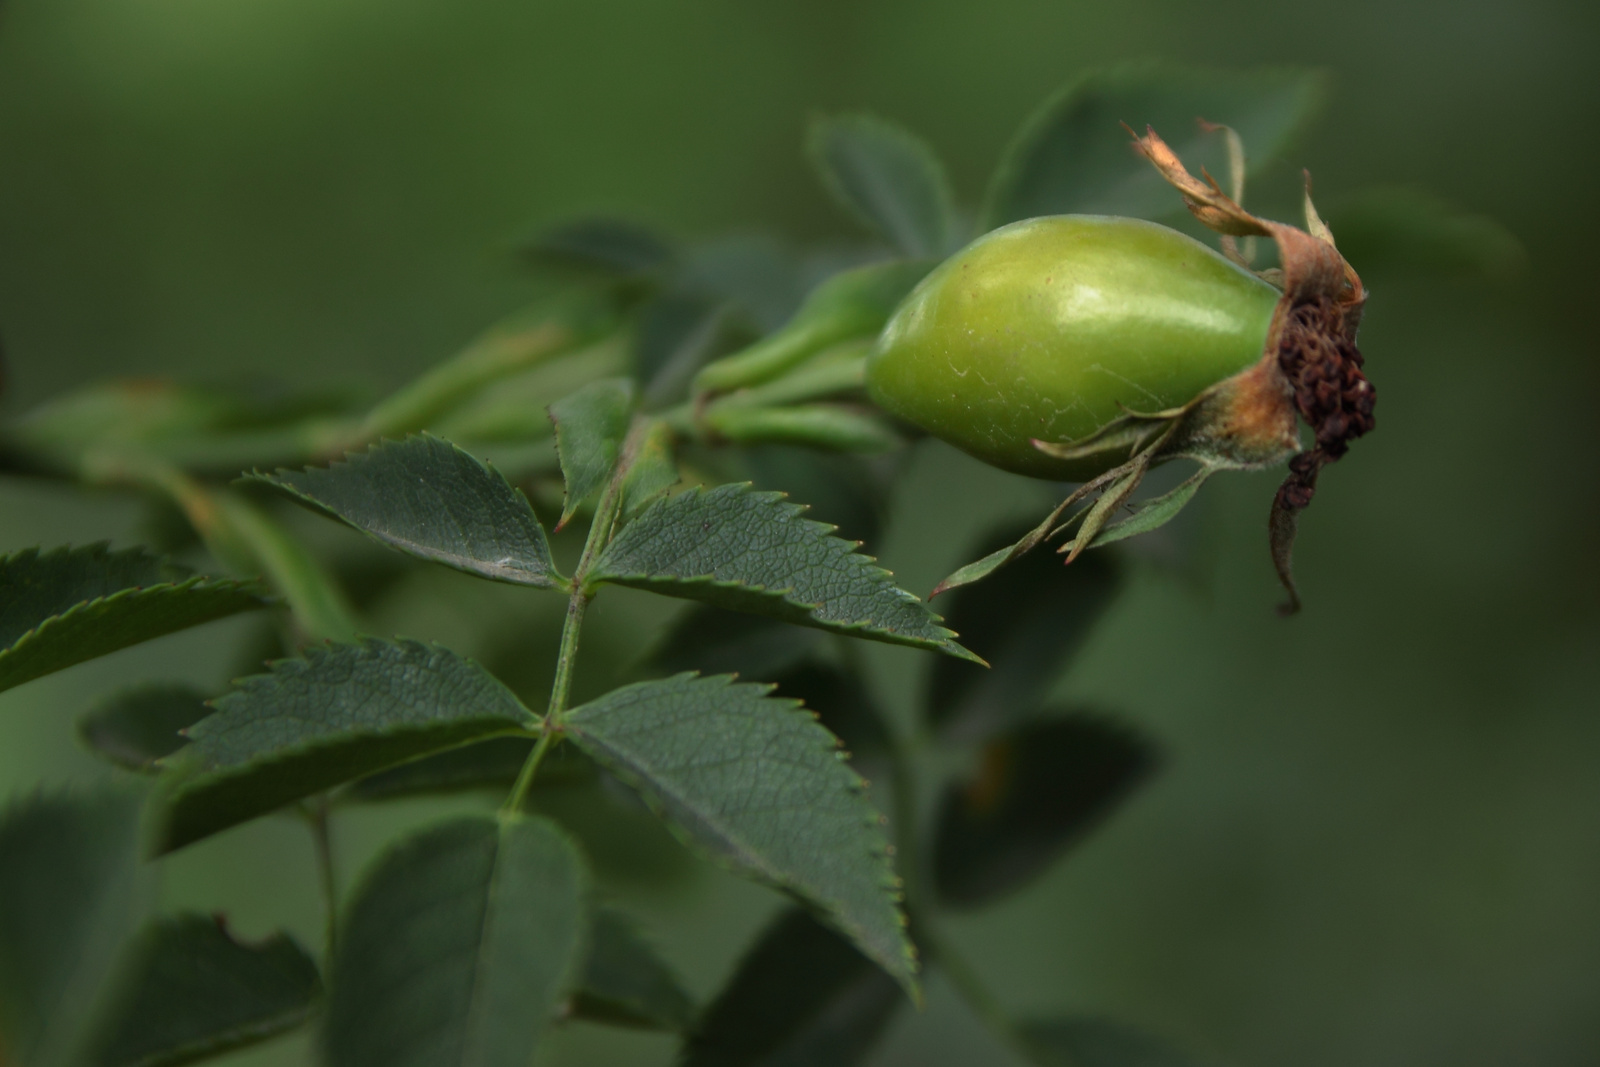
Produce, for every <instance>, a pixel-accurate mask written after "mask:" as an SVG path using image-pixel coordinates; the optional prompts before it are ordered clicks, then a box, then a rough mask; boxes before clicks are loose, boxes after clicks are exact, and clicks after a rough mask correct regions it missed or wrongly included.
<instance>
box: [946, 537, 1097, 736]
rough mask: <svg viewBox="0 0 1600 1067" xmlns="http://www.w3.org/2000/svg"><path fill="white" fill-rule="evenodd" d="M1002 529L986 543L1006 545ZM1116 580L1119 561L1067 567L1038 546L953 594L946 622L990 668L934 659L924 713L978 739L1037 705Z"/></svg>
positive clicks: (1088, 559)
mask: <svg viewBox="0 0 1600 1067" xmlns="http://www.w3.org/2000/svg"><path fill="white" fill-rule="evenodd" d="M1020 533H1021V531H1020V530H1005V531H1003V532H1001V533H1000V535H999V536H997V537H994V538H992V539H991V540H990V542H989V543H987V544H985V545H984V547H985V548H991V547H995V546H999V545H1006V544H1010V543H1011V542H1012V541H1015V540H1016V539H1017V537H1018V536H1020ZM1119 584H1120V572H1119V568H1118V566H1117V561H1116V559H1115V558H1113V557H1112V556H1109V555H1106V554H1103V553H1101V554H1095V555H1085V556H1080V557H1079V558H1078V559H1077V560H1076V561H1074V562H1073V564H1072V566H1070V567H1063V566H1062V565H1061V558H1060V557H1059V556H1057V555H1055V554H1054V553H1052V552H1049V551H1047V550H1046V549H1045V548H1036V549H1034V550H1033V551H1032V552H1030V553H1028V554H1027V555H1024V556H1021V557H1019V558H1018V559H1016V560H1014V561H1013V562H1012V563H1011V564H1010V565H1008V566H1007V567H1004V568H1002V569H1001V570H999V571H997V572H996V573H995V574H993V575H991V576H990V577H989V578H987V579H986V580H984V581H982V582H979V583H977V584H975V585H970V586H966V587H963V588H962V589H960V590H959V591H958V592H956V593H954V594H952V596H953V598H954V599H953V603H952V604H951V606H950V624H951V625H952V626H955V627H959V628H960V632H961V633H963V634H965V635H967V636H966V639H967V640H968V641H969V642H971V643H972V644H973V645H974V646H975V648H976V649H977V650H978V652H979V654H981V655H982V656H983V657H984V658H985V659H987V660H988V661H989V663H990V664H991V667H990V668H989V669H988V670H984V669H982V668H978V667H974V666H971V665H969V664H966V663H958V662H955V661H947V660H943V659H940V660H937V661H935V662H934V664H933V676H932V680H931V682H930V683H929V687H928V717H929V720H930V721H931V722H932V723H933V724H934V725H935V726H937V727H938V728H939V729H940V730H941V731H943V732H945V733H948V734H951V735H956V736H961V737H967V738H970V737H975V736H981V735H982V734H984V733H987V732H990V731H993V730H997V729H1002V728H1004V727H1005V726H1006V725H1008V724H1010V723H1014V722H1016V721H1018V720H1019V719H1021V718H1023V717H1026V716H1027V715H1029V714H1030V713H1032V712H1033V711H1034V709H1035V706H1036V705H1037V703H1038V701H1039V700H1040V698H1041V697H1042V696H1043V695H1044V692H1045V690H1046V689H1047V688H1048V686H1049V685H1050V683H1051V682H1052V681H1053V680H1054V679H1055V678H1056V677H1057V676H1058V675H1059V674H1060V672H1061V670H1062V668H1063V667H1065V666H1066V663H1067V661H1068V660H1069V659H1070V658H1071V656H1072V654H1073V652H1074V651H1076V650H1077V648H1078V647H1079V646H1080V645H1081V644H1082V643H1083V641H1084V639H1085V638H1086V637H1087V636H1088V634H1089V632H1090V630H1091V629H1092V627H1093V626H1094V624H1095V622H1096V621H1097V620H1098V619H1099V618H1100V616H1101V614H1102V613H1103V612H1104V611H1105V609H1106V608H1107V607H1108V606H1110V604H1111V601H1112V599H1113V598H1114V595H1115V593H1116V591H1117V587H1118V585H1119Z"/></svg>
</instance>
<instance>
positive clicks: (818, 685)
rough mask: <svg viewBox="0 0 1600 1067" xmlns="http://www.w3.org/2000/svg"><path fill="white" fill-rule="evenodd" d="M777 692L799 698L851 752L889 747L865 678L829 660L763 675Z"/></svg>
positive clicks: (880, 750)
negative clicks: (775, 687)
mask: <svg viewBox="0 0 1600 1067" xmlns="http://www.w3.org/2000/svg"><path fill="white" fill-rule="evenodd" d="M766 680H768V681H770V682H772V683H773V684H774V685H776V686H777V687H778V689H777V692H778V695H779V696H783V697H790V698H792V699H795V700H799V701H801V702H803V703H804V704H805V706H806V707H808V708H810V709H811V710H812V711H814V712H816V713H817V721H818V722H820V723H822V725H823V726H824V727H826V728H827V730H828V732H829V733H831V734H833V735H834V736H835V737H837V738H838V739H839V740H840V742H841V743H843V745H844V747H845V749H846V750H847V751H849V752H850V753H851V754H852V755H863V756H865V755H871V754H873V753H877V752H883V751H884V750H886V749H887V748H888V747H889V732H888V730H887V728H885V726H884V720H883V714H882V712H880V711H879V710H878V707H877V705H876V704H874V703H873V700H872V696H871V694H870V693H869V692H868V690H867V686H866V684H865V682H864V681H863V680H862V679H861V678H860V677H858V676H856V675H854V674H851V673H848V672H846V671H844V670H842V669H840V668H839V667H837V666H835V665H834V664H832V663H820V662H816V661H812V662H807V663H800V664H796V665H795V666H793V667H790V668H789V669H788V670H786V671H784V672H782V673H781V674H773V675H770V676H767V679H766Z"/></svg>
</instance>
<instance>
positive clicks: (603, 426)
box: [550, 378, 633, 529]
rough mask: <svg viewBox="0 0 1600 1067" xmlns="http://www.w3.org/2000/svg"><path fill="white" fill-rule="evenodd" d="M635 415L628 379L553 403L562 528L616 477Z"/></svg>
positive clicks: (591, 387)
mask: <svg viewBox="0 0 1600 1067" xmlns="http://www.w3.org/2000/svg"><path fill="white" fill-rule="evenodd" d="M632 414H633V382H632V381H631V380H630V379H627V378H608V379H606V380H605V381H599V382H591V383H590V384H588V385H586V386H584V387H583V388H582V389H579V390H578V391H577V392H575V393H571V394H569V395H567V396H564V397H562V398H561V399H560V400H557V401H556V402H555V403H554V404H551V405H550V418H551V420H552V421H553V422H554V423H555V424H556V456H557V458H558V459H560V461H561V477H562V478H563V479H565V481H566V486H567V497H566V502H565V503H564V504H563V505H562V507H561V521H560V522H559V523H557V524H556V527H557V529H559V528H560V527H562V526H565V525H566V524H567V520H568V519H570V518H572V516H573V513H574V512H576V511H577V510H578V506H579V505H580V504H582V503H583V502H584V501H585V500H587V499H588V498H589V497H590V496H591V495H592V494H593V493H594V491H595V490H597V489H599V488H600V486H602V485H603V484H605V480H606V479H607V478H609V477H610V476H611V472H612V470H613V469H614V468H615V467H616V465H617V457H618V456H619V455H620V454H621V451H622V439H623V438H624V437H626V436H627V435H628V420H629V418H630V417H632Z"/></svg>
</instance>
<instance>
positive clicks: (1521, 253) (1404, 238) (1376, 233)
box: [1328, 187, 1528, 281]
mask: <svg viewBox="0 0 1600 1067" xmlns="http://www.w3.org/2000/svg"><path fill="white" fill-rule="evenodd" d="M1328 221H1329V223H1330V224H1331V225H1332V227H1333V235H1334V238H1335V239H1336V240H1337V241H1338V242H1339V250H1340V252H1342V253H1343V254H1344V255H1345V256H1346V257H1347V258H1348V259H1349V260H1350V262H1351V263H1354V264H1355V265H1356V266H1357V267H1358V268H1359V269H1360V271H1361V272H1362V274H1381V273H1384V272H1387V271H1397V272H1401V271H1414V272H1417V273H1421V274H1432V275H1437V276H1441V277H1446V278H1450V277H1457V278H1459V277H1480V278H1489V279H1492V280H1496V281H1504V280H1506V279H1509V278H1514V277H1516V276H1517V275H1519V274H1521V273H1523V272H1524V271H1525V270H1526V269H1527V266H1528V252H1527V249H1525V248H1524V247H1523V245H1522V242H1521V241H1519V240H1518V239H1517V238H1516V235H1514V234H1513V233H1511V231H1510V230H1507V229H1506V228H1505V227H1504V226H1502V225H1501V224H1500V223H1498V222H1496V221H1495V220H1494V219H1492V218H1490V217H1489V216H1487V215H1480V214H1475V213H1473V212H1469V211H1463V210H1461V209H1460V208H1458V207H1456V206H1455V205H1454V204H1450V203H1448V202H1447V201H1445V200H1442V199H1441V198H1439V197H1437V196H1435V195H1433V194H1432V193H1429V192H1427V191H1426V190H1424V189H1415V188H1406V187H1399V188H1379V189H1368V190H1365V191H1363V192H1360V193H1357V194H1355V195H1354V196H1350V197H1348V198H1345V199H1343V200H1340V201H1338V202H1337V203H1336V204H1335V205H1334V206H1333V207H1332V208H1331V209H1330V210H1329V211H1328Z"/></svg>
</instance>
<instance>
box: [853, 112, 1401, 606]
mask: <svg viewBox="0 0 1600 1067" xmlns="http://www.w3.org/2000/svg"><path fill="white" fill-rule="evenodd" d="M1136 144H1137V147H1138V148H1139V150H1140V151H1141V152H1143V153H1144V155H1145V156H1146V157H1147V158H1148V159H1149V160H1150V161H1151V162H1152V163H1153V164H1154V165H1155V166H1156V168H1157V169H1158V170H1159V171H1160V172H1161V174H1162V176H1163V177H1165V178H1166V180H1167V181H1168V182H1170V183H1171V184H1172V185H1174V186H1175V187H1176V188H1177V189H1178V191H1179V192H1180V193H1181V194H1182V195H1183V199H1184V202H1185V204H1186V205H1187V206H1188V208H1189V210H1190V211H1191V212H1192V213H1193V214H1194V215H1195V216H1196V217H1197V218H1198V219H1200V221H1201V222H1203V223H1205V224H1206V225H1207V226H1209V227H1210V228H1212V229H1213V230H1216V231H1217V232H1219V233H1221V234H1222V235H1223V237H1222V253H1220V254H1219V253H1217V252H1214V251H1212V250H1211V249H1210V248H1208V247H1206V246H1205V245H1202V244H1201V243H1199V242H1198V241H1195V240H1193V239H1191V238H1189V237H1186V236H1184V235H1183V234H1180V233H1178V232H1176V231H1174V230H1170V229H1167V228H1166V227H1163V226H1158V225H1155V224H1153V223H1149V222H1143V221H1139V220H1136V219H1123V218H1108V217H1104V216H1087V215H1085V216H1079V215H1064V216H1054V217H1048V218H1037V219H1028V220H1026V221H1023V222H1018V223H1014V224H1012V225H1010V226H1005V227H1002V228H1001V229H998V230H995V231H994V232H993V233H990V234H988V235H986V236H984V237H981V238H979V239H978V240H977V241H975V242H973V243H972V244H971V245H969V246H967V248H965V249H964V250H962V251H961V252H959V253H957V254H956V255H955V256H953V257H951V258H950V259H949V260H948V261H946V262H945V263H943V264H941V265H940V266H939V267H938V268H937V269H936V270H935V271H934V272H933V273H932V274H930V275H929V276H928V277H927V278H925V279H924V280H923V281H922V282H921V283H920V284H919V285H918V286H917V287H916V288H915V289H914V290H913V291H912V292H911V293H910V295H909V296H908V297H907V298H906V299H905V301H904V302H903V303H902V304H901V305H900V306H899V307H898V308H897V309H896V310H895V313H894V315H893V316H892V317H891V318H890V320H889V322H888V324H887V326H886V327H885V328H884V330H883V332H882V334H881V335H880V337H879V340H878V344H877V346H876V347H875V349H874V351H873V353H872V356H871V358H870V360H869V363H868V367H867V386H868V389H869V391H870V393H871V395H872V397H873V399H874V400H875V401H876V402H877V403H878V404H879V405H880V406H881V407H883V408H884V409H885V410H887V411H889V412H890V413H892V414H894V415H896V416H899V417H900V418H902V419H905V420H906V421H908V422H912V423H915V424H916V425H918V426H921V427H922V428H923V429H925V430H927V431H928V432H929V433H932V434H933V435H935V436H937V437H940V438H942V439H944V440H946V441H948V442H950V443H951V444H953V445H955V446H957V447H958V448H961V449H963V450H965V451H967V452H969V453H971V454H972V455H974V456H977V457H978V458H980V459H983V460H985V461H987V462H989V463H991V464H993V465H995V466H997V467H1001V468H1004V469H1006V470H1010V471H1015V472H1017V473H1019V474H1026V475H1031V476H1034V477H1039V478H1050V479H1063V480H1071V481H1082V482H1083V483H1084V484H1083V486H1082V487H1081V488H1080V489H1079V490H1078V491H1077V492H1075V493H1073V494H1072V495H1071V496H1069V497H1068V498H1067V499H1066V500H1065V501H1063V502H1062V504H1061V505H1060V507H1058V508H1056V509H1055V510H1054V511H1053V512H1052V513H1051V514H1050V515H1049V516H1047V517H1046V518H1045V520H1044V521H1043V522H1042V523H1040V524H1039V526H1038V527H1036V528H1035V529H1034V530H1033V531H1032V532H1031V533H1030V534H1028V536H1026V537H1024V538H1023V539H1022V540H1021V541H1019V542H1018V543H1017V544H1016V545H1013V546H1011V547H1010V548H1009V549H1002V550H1001V551H1000V552H997V553H995V554H993V555H992V556H989V557H986V558H985V559H983V560H979V561H978V562H976V563H973V564H969V565H968V566H966V567H963V568H962V569H961V570H959V571H957V572H956V573H955V574H953V575H951V576H950V577H949V578H947V579H946V580H945V581H944V582H943V583H941V585H940V589H941V590H942V589H946V588H950V587H952V586H956V585H963V584H966V583H967V582H971V581H976V580H977V579H979V578H982V577H983V576H984V575H986V574H988V573H989V572H991V571H993V570H994V569H995V568H996V567H998V566H1000V565H1001V564H1003V563H1005V562H1007V561H1008V560H1010V559H1014V558H1015V557H1016V556H1018V555H1020V554H1021V553H1023V552H1026V551H1028V550H1029V549H1031V548H1033V547H1035V546H1036V545H1037V544H1039V543H1040V542H1041V541H1044V540H1047V539H1049V538H1051V537H1053V536H1057V535H1061V534H1064V533H1066V532H1067V531H1069V530H1073V529H1074V528H1075V530H1076V532H1075V534H1074V536H1073V537H1072V538H1071V539H1070V540H1068V541H1067V542H1066V543H1065V544H1064V545H1062V547H1061V549H1060V551H1062V552H1064V553H1068V557H1067V559H1068V562H1071V561H1072V559H1074V558H1076V557H1077V555H1078V554H1079V553H1080V552H1082V551H1083V550H1084V549H1086V548H1089V547H1092V546H1094V545H1099V544H1106V543H1108V542H1110V541H1114V540H1118V539H1120V538H1122V537H1126V536H1131V535H1132V534H1135V533H1142V532H1144V531H1146V530H1150V529H1154V528H1155V527H1157V526H1159V525H1161V524H1162V523H1163V522H1166V521H1167V520H1168V519H1170V518H1171V517H1172V516H1173V515H1175V514H1177V512H1178V511H1179V510H1180V509H1181V508H1182V507H1183V505H1184V504H1186V503H1187V502H1188V500H1189V499H1190V498H1191V497H1192V496H1193V494H1194V491H1195V489H1197V488H1198V486H1199V484H1200V483H1201V482H1202V481H1203V480H1204V479H1205V478H1206V477H1207V476H1208V475H1209V474H1210V473H1211V472H1212V471H1215V470H1219V469H1226V468H1236V469H1237V468H1245V469H1248V468H1259V467H1265V466H1269V465H1272V464H1276V463H1280V462H1282V461H1284V460H1285V459H1288V460H1289V467H1290V474H1289V477H1288V479H1287V480H1286V481H1285V482H1284V484H1283V485H1282V487H1281V488H1280V489H1279V490H1278V494H1277V496H1276V498H1275V500H1274V502H1273V508H1272V514H1271V519H1270V522H1269V529H1270V533H1271V542H1272V552H1273V561H1274V563H1275V565H1276V567H1277V570H1278V575H1279V578H1280V579H1281V580H1282V581H1283V584H1284V586H1285V587H1286V588H1287V589H1288V590H1289V594H1290V602H1289V605H1288V609H1289V610H1294V609H1296V608H1298V606H1299V599H1298V596H1297V595H1296V593H1295V588H1294V581H1293V576H1292V572H1291V567H1290V552H1291V548H1292V546H1293V542H1294V535H1295V527H1296V523H1297V519H1298V516H1299V513H1300V512H1301V511H1302V510H1304V508H1305V507H1306V506H1307V505H1308V504H1309V503H1310V501H1311V497H1312V494H1313V492H1314V491H1315V488H1316V480H1317V474H1318V472H1319V471H1320V470H1321V468H1322V466H1323V465H1324V464H1326V463H1329V462H1332V461H1333V460H1336V459H1338V458H1339V457H1340V456H1342V455H1343V454H1344V452H1345V450H1346V448H1347V447H1348V444H1349V442H1350V441H1351V440H1353V439H1354V438H1356V437H1359V436H1361V435H1362V434H1364V433H1366V432H1368V431H1369V430H1371V429H1372V427H1373V425H1374V422H1373V417H1372V409H1373V402H1374V399H1375V394H1374V392H1373V389H1372V385H1371V383H1370V382H1368V381H1367V379H1366V376H1365V375H1364V374H1363V373H1362V370H1361V367H1362V358H1361V353H1360V352H1359V351H1358V350H1357V349H1356V346H1355V335H1356V328H1357V326H1358V325H1359V323H1360V318H1361V309H1362V306H1363V304H1364V303H1365V299H1366V293H1365V290H1364V289H1363V288H1362V286H1361V280H1360V278H1359V277H1358V276H1357V275H1356V273H1355V271H1354V270H1353V269H1351V267H1350V265H1349V264H1348V263H1346V262H1345V260H1344V258H1343V257H1342V256H1340V255H1339V253H1338V251H1337V250H1336V249H1335V247H1334V244H1333V235H1332V234H1331V233H1330V232H1329V231H1328V228H1327V226H1325V225H1324V224H1323V223H1322V220H1321V219H1320V218H1319V217H1318V216H1317V213H1316V209H1315V208H1314V207H1313V206H1312V204H1311V200H1310V196H1309V195H1308V196H1307V198H1306V205H1305V206H1306V229H1305V230H1300V229H1296V228H1295V227H1293V226H1287V225H1284V224H1282V223H1276V222H1269V221H1267V220H1264V219H1259V218H1257V217H1255V216H1254V215H1251V214H1249V213H1248V212H1246V211H1245V210H1244V209H1243V208H1242V207H1240V206H1239V205H1238V203H1237V202H1236V201H1235V200H1234V199H1233V198H1231V197H1229V196H1228V195H1226V194H1225V193H1223V192H1222V190H1221V189H1220V188H1219V187H1218V186H1217V185H1216V183H1215V182H1213V181H1211V180H1210V177H1209V176H1207V179H1206V181H1204V182H1202V181H1199V180H1197V179H1195V178H1194V177H1193V176H1191V175H1190V174H1189V173H1188V171H1187V170H1185V169H1184V167H1183V164H1182V163H1181V162H1179V161H1178V159H1177V157H1176V156H1175V155H1173V153H1172V151H1171V150H1170V149H1169V148H1168V147H1167V146H1166V144H1164V143H1163V142H1162V141H1161V140H1160V138H1158V137H1156V135H1155V133H1154V132H1153V131H1152V132H1151V133H1149V134H1148V135H1147V136H1145V137H1142V138H1138V139H1137V141H1136ZM1257 236H1265V237H1271V238H1272V239H1273V240H1274V241H1275V242H1276V244H1277V246H1278V251H1279V258H1280V260H1281V262H1282V267H1281V269H1276V270H1272V271H1263V272H1260V273H1259V274H1258V273H1255V272H1252V271H1250V270H1249V269H1248V267H1247V265H1246V261H1245V258H1244V257H1243V256H1241V255H1240V253H1239V250H1238V246H1237V244H1236V242H1235V239H1236V238H1237V237H1257ZM1297 416H1298V417H1299V418H1303V419H1304V420H1305V421H1306V422H1307V423H1309V424H1310V426H1311V428H1312V429H1313V431H1314V432H1315V435H1316V443H1315V445H1314V447H1313V448H1311V449H1310V450H1309V451H1305V452H1302V451H1301V448H1300V434H1299V423H1298V421H1297ZM1180 458H1182V459H1191V460H1195V461H1197V462H1198V463H1199V464H1200V470H1199V471H1198V472H1197V473H1196V474H1195V475H1194V476H1193V477H1192V478H1190V479H1189V481H1187V482H1185V483H1183V484H1182V485H1180V486H1179V487H1178V488H1177V489H1175V490H1173V491H1172V492H1171V493H1168V494H1167V495H1166V496H1164V497H1160V498H1157V499H1156V500H1152V501H1149V502H1146V503H1144V504H1143V505H1141V506H1140V507H1139V508H1138V509H1137V510H1135V511H1134V513H1133V514H1132V516H1130V517H1127V518H1124V519H1122V520H1121V521H1120V522H1116V523H1112V522H1111V520H1112V518H1113V517H1114V516H1116V515H1117V513H1118V512H1119V511H1120V510H1121V509H1122V508H1123V507H1124V505H1126V504H1127V503H1128V501H1129V500H1130V498H1131V497H1132V495H1133V493H1134V490H1135V489H1137V487H1138V485H1139V482H1140V480H1141V479H1142V478H1143V477H1144V475H1145V473H1146V472H1147V471H1148V470H1149V469H1150V468H1151V467H1152V466H1155V465H1157V464H1159V463H1163V462H1166V461H1168V460H1172V459H1180ZM1096 494H1098V496H1096ZM1090 498H1094V499H1093V502H1092V503H1086V504H1085V506H1084V507H1082V509H1081V510H1079V511H1078V512H1077V513H1075V514H1073V515H1071V516H1070V517H1069V518H1067V519H1066V520H1065V521H1062V516H1063V515H1065V514H1066V512H1067V509H1068V508H1070V507H1071V506H1072V505H1074V504H1077V503H1079V502H1080V501H1088V500H1089V499H1090ZM938 591H939V590H935V592H936V593H937V592H938Z"/></svg>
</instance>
